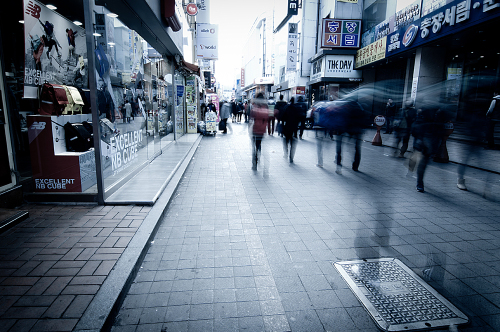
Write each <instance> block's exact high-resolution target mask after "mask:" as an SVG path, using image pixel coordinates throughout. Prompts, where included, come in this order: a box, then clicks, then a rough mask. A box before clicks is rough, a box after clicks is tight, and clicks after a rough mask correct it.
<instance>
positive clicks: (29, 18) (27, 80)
mask: <svg viewBox="0 0 500 332" xmlns="http://www.w3.org/2000/svg"><path fill="white" fill-rule="evenodd" d="M24 38H25V41H24V47H25V56H24V62H25V67H24V68H25V69H24V98H32V99H37V98H38V90H39V88H40V87H41V86H42V85H43V84H44V83H45V82H47V83H53V84H64V85H71V86H76V87H80V88H87V86H88V75H87V73H88V72H87V46H86V39H85V30H84V29H82V28H80V27H79V26H77V25H75V24H74V23H73V22H71V21H69V20H67V19H66V18H64V17H63V16H61V15H59V14H58V13H57V12H54V11H52V10H50V9H48V8H47V7H45V5H43V4H42V3H40V2H38V1H36V0H24Z"/></svg>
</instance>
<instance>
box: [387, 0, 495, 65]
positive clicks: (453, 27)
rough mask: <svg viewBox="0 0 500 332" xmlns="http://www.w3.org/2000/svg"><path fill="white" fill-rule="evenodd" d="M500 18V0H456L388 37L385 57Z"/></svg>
mask: <svg viewBox="0 0 500 332" xmlns="http://www.w3.org/2000/svg"><path fill="white" fill-rule="evenodd" d="M498 17H500V0H481V1H478V0H457V1H453V2H450V3H449V4H447V5H445V6H443V7H441V8H439V9H437V10H435V11H433V12H431V13H429V14H428V15H426V16H424V17H422V18H420V19H418V20H416V21H414V22H413V23H412V24H410V25H409V26H406V27H404V28H402V29H399V30H397V31H395V32H393V33H392V34H389V35H388V36H387V52H386V57H389V56H392V55H396V54H399V53H401V52H404V51H406V50H408V49H412V48H415V47H417V46H421V45H423V44H426V43H428V42H431V41H433V40H436V39H439V38H442V37H445V36H448V35H451V34H454V33H457V32H460V31H462V30H465V29H467V28H470V27H472V26H474V25H476V24H479V23H484V22H486V21H488V20H491V19H494V18H498Z"/></svg>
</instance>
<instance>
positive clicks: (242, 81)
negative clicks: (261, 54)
mask: <svg viewBox="0 0 500 332" xmlns="http://www.w3.org/2000/svg"><path fill="white" fill-rule="evenodd" d="M241 87H242V88H244V87H245V68H241Z"/></svg>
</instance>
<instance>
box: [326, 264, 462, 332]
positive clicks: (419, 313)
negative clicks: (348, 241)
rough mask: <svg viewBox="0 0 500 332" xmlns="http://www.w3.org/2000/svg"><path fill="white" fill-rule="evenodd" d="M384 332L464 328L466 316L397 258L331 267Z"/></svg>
mask: <svg viewBox="0 0 500 332" xmlns="http://www.w3.org/2000/svg"><path fill="white" fill-rule="evenodd" d="M334 265H335V268H336V269H337V270H338V271H339V272H340V274H341V275H342V277H343V278H344V279H345V281H346V282H347V284H348V285H349V287H350V288H351V290H352V291H353V292H354V294H356V296H357V297H358V299H359V300H360V301H361V303H362V304H363V305H364V306H365V308H366V310H367V311H368V312H369V314H370V315H371V317H372V318H373V320H374V321H375V322H376V323H377V325H378V326H379V327H380V328H381V329H382V330H384V331H410V330H421V329H430V328H438V327H445V326H451V325H459V324H465V323H467V322H468V321H469V319H468V318H467V316H466V315H464V314H463V313H462V312H461V311H460V310H458V309H457V308H456V307H455V306H454V305H453V304H451V303H450V302H449V301H448V300H446V299H445V298H444V297H443V296H441V295H440V294H439V293H438V292H436V291H435V290H434V289H433V288H432V287H430V286H429V285H428V284H427V283H426V282H425V281H424V280H422V279H421V278H420V277H419V276H418V275H416V274H415V273H414V272H413V271H412V270H410V269H409V268H408V267H407V266H406V265H404V264H403V263H402V262H401V261H400V260H398V259H396V258H379V259H367V260H356V261H346V262H336V263H334Z"/></svg>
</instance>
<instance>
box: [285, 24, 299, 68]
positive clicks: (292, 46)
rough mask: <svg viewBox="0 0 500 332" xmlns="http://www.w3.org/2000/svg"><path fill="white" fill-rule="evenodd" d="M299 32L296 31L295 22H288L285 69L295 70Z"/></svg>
mask: <svg viewBox="0 0 500 332" xmlns="http://www.w3.org/2000/svg"><path fill="white" fill-rule="evenodd" d="M298 43H299V34H298V33H297V23H288V47H287V54H286V71H295V70H297V49H298V46H299V45H298Z"/></svg>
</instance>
